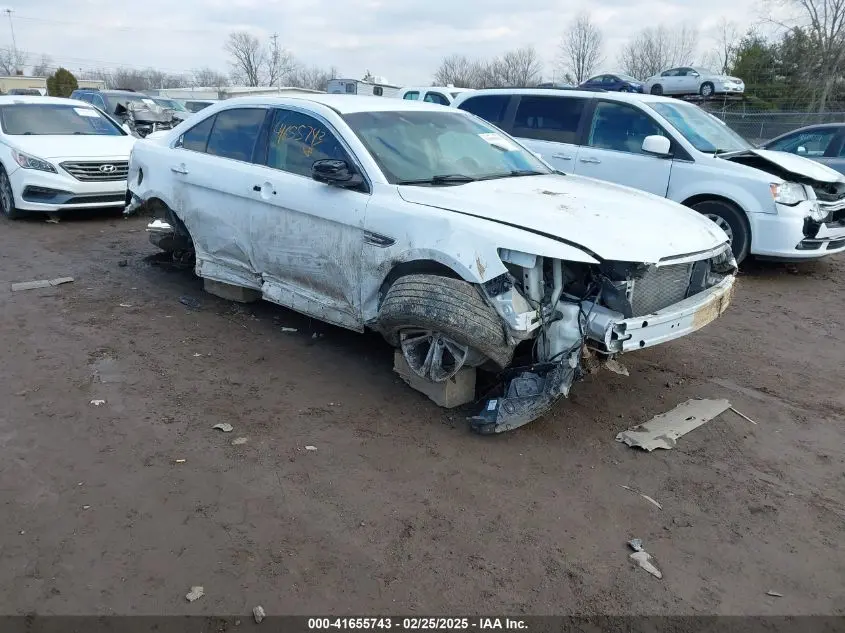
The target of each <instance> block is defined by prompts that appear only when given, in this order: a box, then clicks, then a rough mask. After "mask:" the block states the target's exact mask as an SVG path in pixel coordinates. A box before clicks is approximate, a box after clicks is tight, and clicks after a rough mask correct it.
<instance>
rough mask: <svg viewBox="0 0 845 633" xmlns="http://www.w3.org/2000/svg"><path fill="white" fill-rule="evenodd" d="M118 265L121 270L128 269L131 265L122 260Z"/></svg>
mask: <svg viewBox="0 0 845 633" xmlns="http://www.w3.org/2000/svg"><path fill="white" fill-rule="evenodd" d="M117 265H118V266H120V267H121V268H126V267H127V266H128V265H129V262H128V261H127V260H125V259H121V260H120V261H119V262H117Z"/></svg>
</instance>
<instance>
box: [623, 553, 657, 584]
mask: <svg viewBox="0 0 845 633" xmlns="http://www.w3.org/2000/svg"><path fill="white" fill-rule="evenodd" d="M630 558H631V560H633V561H635V562H636V563H637V564H638V565H639V566H640V567H642V568H643V569H645V570H646V571H647V572H648V573H650V574H651V575H652V576H654V577H655V578H663V572H661V571H660V570H659V569H657V567H655V566H654V564H653V563H652V562H651V554H649V553H648V552H646V551H645V550H643V551H641V552H634V553H633V554H631V556H630Z"/></svg>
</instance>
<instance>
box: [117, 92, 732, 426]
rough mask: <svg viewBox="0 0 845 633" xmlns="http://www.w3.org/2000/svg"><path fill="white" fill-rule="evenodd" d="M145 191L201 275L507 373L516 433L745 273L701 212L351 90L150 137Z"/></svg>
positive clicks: (414, 357)
mask: <svg viewBox="0 0 845 633" xmlns="http://www.w3.org/2000/svg"><path fill="white" fill-rule="evenodd" d="M129 189H130V192H131V201H130V203H129V205H128V206H127V213H132V212H134V211H135V210H136V209H137V208H139V207H142V206H144V207H146V208H148V209H152V210H153V211H154V212H155V214H156V215H157V216H158V217H157V218H156V220H155V221H153V222H152V223H151V224H150V226H149V228H148V230H149V232H150V238H151V240H152V241H153V243H155V244H157V245H158V246H160V247H161V248H162V249H164V250H166V251H171V252H173V253H174V255H176V256H178V257H180V258H181V259H182V260H183V261H184V260H186V259H187V261H194V259H193V258H194V257H195V271H196V274H197V275H199V276H200V277H203V278H206V279H209V280H214V281H217V282H222V283H226V284H233V285H236V286H241V287H243V288H246V289H252V290H253V291H255V292H257V293H260V296H262V297H263V298H264V299H266V300H268V301H272V302H274V303H278V304H280V305H283V306H286V307H288V308H291V309H293V310H296V311H299V312H302V313H304V314H307V315H310V316H313V317H315V318H318V319H321V320H323V321H327V322H330V323H334V324H337V325H340V326H343V327H346V328H350V329H352V330H356V331H364V330H365V329H366V328H371V329H374V330H377V331H380V332H381V333H382V334H383V335H384V336H385V338H386V339H387V340H388V341H389V342H390V343H391V344H393V345H395V346H396V347H398V348H400V349H401V350H402V353H403V354H404V358H405V360H406V361H407V363H408V365H409V366H410V368H411V369H412V370H413V371H414V372H415V373H416V374H417V375H418V376H419V377H421V378H423V379H425V380H429V381H433V382H442V381H445V380H449V379H450V378H452V377H454V376H455V374H456V373H457V372H458V371H459V370H461V369H462V368H463V367H466V366H471V367H472V366H474V367H480V366H487V367H492V368H498V369H505V368H507V369H508V371H507V372H505V373H504V374H503V375H504V376H506V380H505V384H504V392H503V395H502V397H501V398H496V399H495V400H492V401H491V402H490V403H488V405H487V406H486V407H485V411H484V413H483V414H482V415H481V416H479V417H478V418H476V419H475V420H474V428H475V430H477V431H479V432H482V433H493V432H500V431H505V430H509V429H512V428H515V427H517V426H520V425H522V424H525V423H526V422H528V421H530V420H532V419H534V418H536V417H537V416H538V415H540V414H542V413H543V412H545V411H546V410H547V409H548V408H549V407H551V405H552V404H553V403H554V402H555V401H556V400H557V399H558V398H560V397H562V396H566V395H568V393H569V389H570V387H571V385H572V383H573V381H574V380H575V379H577V378H578V377H579V375H580V374H581V370H582V358H583V357H584V354H585V353H586V350H587V349H588V348H589V349H591V350H593V351H594V352H597V353H599V354H600V355H603V356H604V357H612V356H614V355H616V354H619V353H622V352H627V351H631V350H637V349H642V348H645V347H649V346H652V345H656V344H659V343H664V342H666V341H670V340H672V339H676V338H679V337H681V336H685V335H687V334H689V333H691V332H693V331H695V330H697V329H699V328H701V327H703V326H704V325H706V324H707V323H709V322H711V321H712V320H713V319H715V318H716V317H718V316H719V315H720V314H721V313H722V312H723V311H724V310H725V308H726V307H727V305H728V303H729V301H730V295H731V290H732V287H733V284H734V279H735V273H736V262H735V260H734V258H733V256H732V254H731V251H730V248H729V245H728V241H727V236H726V235H725V233H724V232H723V231H722V230H721V229H719V228H718V227H717V226H716V225H715V224H713V223H712V222H710V221H709V220H707V219H706V218H704V217H703V216H701V215H699V214H698V213H696V212H694V211H692V210H690V209H687V208H685V207H681V206H680V205H678V204H676V203H674V202H670V201H667V200H665V199H663V198H658V197H656V196H653V195H650V194H646V193H642V192H639V191H636V190H633V189H628V188H625V187H620V186H617V185H612V184H609V183H606V182H599V181H595V180H591V179H586V178H581V177H577V176H564V175H561V174H559V173H556V172H554V171H553V170H552V169H551V168H550V167H549V166H548V165H547V164H546V163H544V162H543V161H541V160H540V159H538V158H537V157H536V156H535V155H534V154H533V153H531V152H529V151H527V150H526V149H525V148H523V147H522V146H521V145H520V144H519V143H518V142H517V141H515V140H514V139H512V138H510V137H508V136H505V135H503V134H502V133H501V132H499V131H498V130H497V129H496V128H494V127H492V126H490V125H489V124H487V123H485V122H484V121H482V120H481V119H479V118H476V117H475V116H473V115H471V114H468V113H466V112H461V111H456V110H450V109H447V108H444V107H441V106H436V105H430V104H425V103H419V102H413V101H402V100H397V99H379V98H370V97H359V96H346V95H302V96H297V97H284V98H272V97H247V98H242V99H235V100H229V101H225V102H221V103H219V104H217V105H215V106H213V107H210V108H208V109H206V110H203V111H202V112H201V113H199V114H197V115H196V116H195V117H194V118H192V119H190V120H188V121H186V122H184V123H182V124H181V125H179V126H178V127H177V128H175V129H174V130H171V131H169V132H164V133H162V134H161V135H160V136H159V135H157V137H156V138H154V139H148V140H146V141H145V142H143V143H138V144H136V146H135V149H134V150H133V153H132V156H131V158H130V164H129Z"/></svg>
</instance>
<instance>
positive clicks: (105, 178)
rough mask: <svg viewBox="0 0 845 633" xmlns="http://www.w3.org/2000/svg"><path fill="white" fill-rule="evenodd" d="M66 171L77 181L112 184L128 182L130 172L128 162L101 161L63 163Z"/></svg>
mask: <svg viewBox="0 0 845 633" xmlns="http://www.w3.org/2000/svg"><path fill="white" fill-rule="evenodd" d="M61 165H62V169H64V170H65V171H66V172H67V173H69V174H70V175H71V176H73V177H74V178H76V179H77V180H83V181H85V182H111V181H115V180H126V174H127V173H128V172H129V162H128V161H125V160H123V161H99V162H90V163H88V162H85V163H81V162H80V163H62V164H61Z"/></svg>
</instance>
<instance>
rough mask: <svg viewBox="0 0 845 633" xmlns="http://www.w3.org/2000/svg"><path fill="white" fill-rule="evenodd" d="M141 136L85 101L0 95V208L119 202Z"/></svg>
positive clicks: (9, 211)
mask: <svg viewBox="0 0 845 633" xmlns="http://www.w3.org/2000/svg"><path fill="white" fill-rule="evenodd" d="M136 140H137V139H136V138H135V137H134V136H131V135H130V134H128V133H127V132H126V131H125V130H124V129H122V128H121V126H120V125H118V124H117V122H115V121H113V120H112V119H110V118H108V117H106V116H105V115H103V113H102V112H100V111H99V110H97V109H95V108H93V107H92V106H91V105H90V104H88V103H84V102H82V101H75V100H72V99H59V98H53V97H28V96H3V97H0V210H2V212H3V214H4V215H5V216H6V217H8V218H11V219H14V218H18V217H20V216H21V215H23V214H25V213H28V212H42V213H44V212H46V213H54V212H58V211H65V210H71V209H80V208H92V207H93V208H100V207H122V206H123V205H124V204H125V200H126V172H127V165H128V162H129V153H130V152H131V151H132V146H133V145H134V144H135V141H136Z"/></svg>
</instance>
